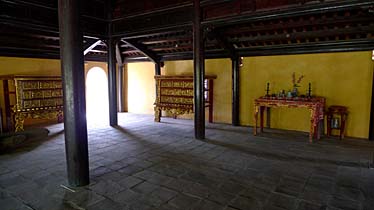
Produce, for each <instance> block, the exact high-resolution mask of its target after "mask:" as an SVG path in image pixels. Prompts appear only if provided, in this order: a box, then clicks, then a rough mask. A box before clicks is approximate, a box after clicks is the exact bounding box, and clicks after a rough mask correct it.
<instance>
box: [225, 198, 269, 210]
mask: <svg viewBox="0 0 374 210" xmlns="http://www.w3.org/2000/svg"><path fill="white" fill-rule="evenodd" d="M229 205H230V206H231V207H234V208H236V209H240V210H257V209H262V208H263V203H261V202H260V201H258V200H256V199H255V198H252V197H242V196H238V197H236V198H235V199H234V200H232V201H231V202H230V204H229Z"/></svg>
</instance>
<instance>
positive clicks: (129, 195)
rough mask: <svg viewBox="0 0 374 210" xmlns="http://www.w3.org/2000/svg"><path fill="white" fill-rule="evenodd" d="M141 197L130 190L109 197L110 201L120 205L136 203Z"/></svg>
mask: <svg viewBox="0 0 374 210" xmlns="http://www.w3.org/2000/svg"><path fill="white" fill-rule="evenodd" d="M141 197H142V194H139V193H137V192H134V191H132V190H124V191H121V192H119V193H117V194H115V195H113V196H111V199H113V201H115V202H117V203H119V204H121V205H129V204H130V203H133V202H137V201H138V200H139V199H140V198H141Z"/></svg>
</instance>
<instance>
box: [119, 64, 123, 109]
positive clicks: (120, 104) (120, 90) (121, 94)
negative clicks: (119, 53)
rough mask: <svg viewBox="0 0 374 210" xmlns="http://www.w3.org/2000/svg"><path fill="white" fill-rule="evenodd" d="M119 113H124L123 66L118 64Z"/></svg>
mask: <svg viewBox="0 0 374 210" xmlns="http://www.w3.org/2000/svg"><path fill="white" fill-rule="evenodd" d="M117 66H118V112H124V100H123V92H124V91H123V87H124V86H123V71H124V70H123V64H118V65H117Z"/></svg>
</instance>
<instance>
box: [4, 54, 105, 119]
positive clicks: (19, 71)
mask: <svg viewBox="0 0 374 210" xmlns="http://www.w3.org/2000/svg"><path fill="white" fill-rule="evenodd" d="M84 67H85V72H86V75H87V72H88V70H89V69H91V68H92V67H100V68H102V69H104V70H105V71H106V72H107V65H106V63H103V62H86V63H85V65H84ZM1 75H35V76H40V75H44V76H59V75H61V65H60V60H56V59H36V58H16V57H0V76H1ZM2 87H3V84H2V82H0V96H1V97H0V106H1V107H2V108H4V100H3V99H4V97H3V95H4V94H3V88H2ZM4 111H5V110H3V116H4V117H5V112H4ZM44 122H47V120H26V121H25V125H28V124H35V123H44Z"/></svg>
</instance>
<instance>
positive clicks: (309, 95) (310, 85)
mask: <svg viewBox="0 0 374 210" xmlns="http://www.w3.org/2000/svg"><path fill="white" fill-rule="evenodd" d="M311 96H312V84H311V83H310V82H309V88H308V97H311Z"/></svg>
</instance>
